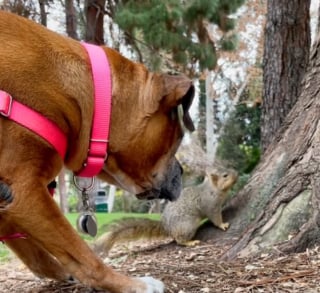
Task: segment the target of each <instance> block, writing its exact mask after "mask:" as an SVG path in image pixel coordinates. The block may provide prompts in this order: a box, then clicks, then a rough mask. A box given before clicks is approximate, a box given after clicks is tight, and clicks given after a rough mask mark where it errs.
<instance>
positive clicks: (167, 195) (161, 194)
mask: <svg viewBox="0 0 320 293" xmlns="http://www.w3.org/2000/svg"><path fill="white" fill-rule="evenodd" d="M179 193H180V192H178V193H176V192H175V193H173V192H170V191H169V190H167V189H163V190H162V189H156V188H153V189H151V190H147V191H144V192H142V193H139V194H136V197H137V198H138V199H143V200H151V199H157V198H159V199H162V198H164V199H168V200H170V201H174V200H176V199H177V198H178V196H179Z"/></svg>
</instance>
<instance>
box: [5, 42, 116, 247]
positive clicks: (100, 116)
mask: <svg viewBox="0 0 320 293" xmlns="http://www.w3.org/2000/svg"><path fill="white" fill-rule="evenodd" d="M82 45H83V47H84V48H85V49H86V51H87V53H88V56H89V59H90V62H91V68H92V79H93V83H94V114H93V121H92V128H91V138H90V142H89V149H88V156H87V159H86V161H85V162H84V164H83V167H82V169H81V170H80V171H79V172H77V174H76V175H77V176H80V177H94V176H96V175H97V174H98V173H99V172H100V171H101V169H102V167H103V165H104V161H105V159H106V157H107V148H108V138H109V128H110V118H111V93H112V88H111V71H110V66H109V62H108V58H107V56H106V54H105V52H104V50H103V49H102V48H101V47H98V46H95V45H91V44H87V43H82ZM0 115H1V116H3V117H5V118H7V119H10V120H13V121H15V122H16V123H18V124H20V125H22V126H24V127H26V128H28V129H29V130H31V131H33V132H34V133H36V134H38V135H39V136H40V137H42V138H43V139H44V140H46V141H47V142H49V143H50V144H51V145H52V146H53V147H54V148H55V149H56V151H57V152H58V153H59V155H60V156H61V158H63V159H64V158H65V155H66V151H67V138H66V135H65V134H64V133H63V132H62V130H61V129H60V128H59V127H58V126H57V125H56V124H55V123H54V122H52V121H51V120H49V119H48V118H46V117H45V116H43V115H42V114H41V113H39V112H37V111H35V110H33V109H31V108H29V107H28V106H26V105H23V104H21V103H20V102H18V101H16V100H14V99H13V98H12V96H11V95H10V94H8V93H6V92H4V91H1V90H0ZM25 236H26V235H24V234H21V233H15V234H12V235H9V236H3V237H0V241H4V240H9V239H14V238H25Z"/></svg>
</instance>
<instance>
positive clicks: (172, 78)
mask: <svg viewBox="0 0 320 293" xmlns="http://www.w3.org/2000/svg"><path fill="white" fill-rule="evenodd" d="M163 81H164V97H163V101H162V103H163V104H164V105H165V106H166V108H167V109H173V108H176V107H178V106H179V105H181V108H182V112H183V113H182V120H183V124H184V126H185V127H186V128H187V129H188V130H189V131H194V130H195V127H194V125H193V122H192V119H191V117H190V114H189V109H190V106H191V104H192V101H193V97H194V91H195V90H194V85H193V83H192V81H191V80H190V79H189V78H187V77H186V76H183V75H168V74H165V75H163Z"/></svg>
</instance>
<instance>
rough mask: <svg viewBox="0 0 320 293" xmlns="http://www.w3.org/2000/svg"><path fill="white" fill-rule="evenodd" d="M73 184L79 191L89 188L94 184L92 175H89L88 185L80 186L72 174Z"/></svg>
mask: <svg viewBox="0 0 320 293" xmlns="http://www.w3.org/2000/svg"><path fill="white" fill-rule="evenodd" d="M73 184H74V186H75V187H76V188H77V189H78V190H79V191H81V192H83V191H88V190H91V189H92V188H93V186H94V177H91V182H90V184H89V185H88V186H80V185H79V183H78V181H77V176H75V175H73Z"/></svg>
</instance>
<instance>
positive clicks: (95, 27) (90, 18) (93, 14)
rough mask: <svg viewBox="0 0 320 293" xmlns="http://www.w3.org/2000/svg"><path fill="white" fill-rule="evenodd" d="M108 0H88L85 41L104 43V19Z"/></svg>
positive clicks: (86, 5)
mask: <svg viewBox="0 0 320 293" xmlns="http://www.w3.org/2000/svg"><path fill="white" fill-rule="evenodd" d="M105 4H106V0H86V2H85V14H86V19H87V25H86V34H85V41H87V42H89V43H92V44H96V45H103V44H104V37H103V32H104V29H103V19H104V10H105V9H104V7H105Z"/></svg>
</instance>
